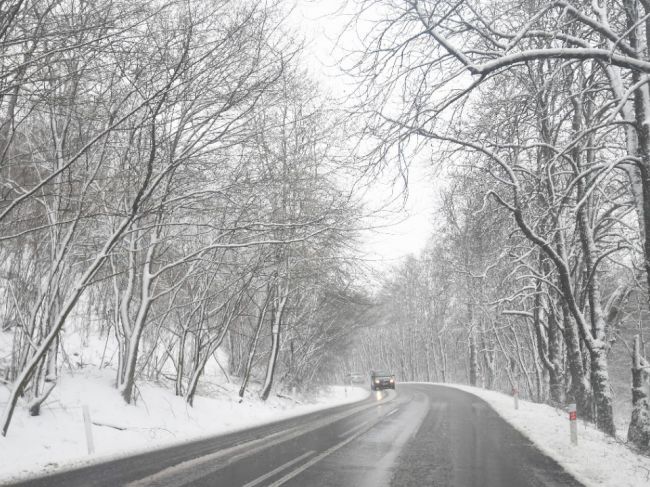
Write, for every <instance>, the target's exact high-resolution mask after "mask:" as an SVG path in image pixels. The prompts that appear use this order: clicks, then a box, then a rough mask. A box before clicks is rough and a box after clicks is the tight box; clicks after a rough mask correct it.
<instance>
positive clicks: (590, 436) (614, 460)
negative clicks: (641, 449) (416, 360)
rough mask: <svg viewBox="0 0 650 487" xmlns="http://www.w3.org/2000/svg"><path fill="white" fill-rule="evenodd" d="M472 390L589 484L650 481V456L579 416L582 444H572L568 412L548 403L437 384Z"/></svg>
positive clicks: (625, 486) (630, 485)
mask: <svg viewBox="0 0 650 487" xmlns="http://www.w3.org/2000/svg"><path fill="white" fill-rule="evenodd" d="M436 385H444V386H449V387H454V388H456V389H460V390H463V391H466V392H470V393H472V394H474V395H476V396H478V397H480V398H481V399H483V400H485V401H486V402H488V403H489V404H490V406H492V408H494V410H495V411H496V412H497V413H498V414H499V415H500V416H501V417H502V418H503V419H505V420H506V421H507V422H508V423H510V424H511V425H513V426H514V427H515V428H516V429H517V430H519V431H520V432H521V433H522V434H524V435H525V436H526V437H527V438H529V439H530V440H531V441H532V442H534V443H535V444H536V445H537V447H538V448H539V449H540V450H541V451H542V452H544V453H545V454H546V455H548V456H549V457H551V458H553V459H554V460H555V461H557V462H558V463H559V464H560V465H562V466H563V467H564V468H565V469H566V471H567V472H569V473H570V474H572V475H573V476H574V477H575V478H576V479H577V480H578V481H579V482H581V483H583V484H584V485H585V486H586V487H591V486H594V487H595V486H598V487H603V486H607V487H610V486H611V487H614V486H616V487H640V486H642V485H650V458H648V457H645V456H643V455H639V454H637V453H635V452H634V451H632V450H631V449H630V448H628V447H627V446H626V445H625V444H624V442H623V440H622V439H620V438H619V439H615V438H611V437H609V436H607V435H605V434H603V433H601V432H600V431H598V430H597V429H596V428H594V427H593V426H592V425H590V424H588V423H585V422H583V421H580V420H578V424H579V426H578V445H577V446H573V445H571V442H570V438H569V419H568V413H567V412H565V411H563V410H561V409H556V408H553V407H551V406H548V405H546V404H535V403H532V402H528V401H522V400H519V409H518V410H515V409H514V401H513V399H512V397H511V396H508V395H505V394H501V393H500V392H495V391H486V390H484V389H479V388H476V387H470V386H463V385H450V384H436Z"/></svg>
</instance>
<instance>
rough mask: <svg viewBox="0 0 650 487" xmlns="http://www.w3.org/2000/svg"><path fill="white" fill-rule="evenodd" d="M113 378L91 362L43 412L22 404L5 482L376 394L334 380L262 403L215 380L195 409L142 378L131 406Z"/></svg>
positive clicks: (6, 453) (4, 455) (2, 395)
mask: <svg viewBox="0 0 650 487" xmlns="http://www.w3.org/2000/svg"><path fill="white" fill-rule="evenodd" d="M114 378H115V372H114V371H113V370H111V369H101V370H98V369H96V368H94V367H86V368H84V369H83V371H81V372H76V373H75V375H74V376H71V375H64V376H62V377H61V378H60V380H59V384H58V385H57V387H56V388H55V389H54V391H53V392H52V394H51V396H50V398H49V399H48V401H47V402H46V403H45V404H44V406H43V408H42V414H41V416H38V417H30V416H28V414H27V412H26V411H25V408H24V407H19V408H18V409H17V410H16V414H15V416H14V420H13V422H12V424H11V427H10V429H9V432H8V435H7V437H6V438H2V437H0V458H1V459H2V461H0V484H1V483H2V482H3V480H4V481H7V480H9V479H16V478H20V477H24V476H28V475H30V474H34V473H44V472H46V471H51V470H58V469H60V468H63V467H66V468H67V467H70V466H74V465H78V464H84V463H88V462H89V461H98V460H106V459H108V458H113V457H115V456H123V455H126V454H132V453H135V452H138V451H143V450H149V449H152V448H158V447H161V446H164V445H168V444H172V443H177V442H182V441H187V440H190V439H197V438H200V437H204V436H210V435H215V434H222V433H229V432H232V431H235V430H238V429H242V428H246V427H250V426H255V425H259V424H263V423H268V422H271V421H277V420H280V419H283V418H287V417H290V416H297V415H300V414H305V413H309V412H312V411H316V410H319V409H324V408H328V407H332V406H336V405H339V404H345V403H351V402H355V401H359V400H362V399H364V398H365V397H367V396H368V394H369V392H368V391H367V390H364V389H361V388H358V387H347V388H344V387H343V386H332V387H329V388H328V389H326V390H322V391H320V392H319V393H317V394H313V395H311V396H309V397H307V398H304V397H303V398H290V397H284V396H283V397H278V396H276V395H273V396H272V397H270V398H269V400H268V401H266V402H262V401H260V400H259V399H257V397H256V396H255V395H254V394H251V395H247V397H246V398H245V400H244V402H242V403H239V402H238V400H239V397H238V396H237V391H238V386H237V385H236V384H219V385H217V384H213V387H211V389H212V390H215V391H216V390H218V391H219V393H218V395H217V397H214V398H213V397H210V398H208V397H201V396H197V397H196V398H195V400H194V407H189V406H188V405H187V404H186V403H185V401H184V400H183V399H182V398H180V397H177V396H174V394H173V393H172V392H171V391H169V390H168V389H164V388H162V387H160V386H157V385H155V384H151V383H139V384H138V388H139V393H140V398H139V400H138V403H137V405H135V406H133V405H131V406H128V405H126V404H124V402H123V401H122V399H121V398H120V396H119V395H118V393H117V391H116V390H115V388H113V387H112V383H113V381H114ZM207 385H209V384H207ZM207 388H208V387H206V389H207ZM7 397H8V391H7V389H6V388H3V387H0V409H2V408H3V407H4V404H5V403H6V401H7ZM83 405H87V406H88V407H89V410H90V415H91V419H92V421H93V423H95V425H94V426H93V436H94V443H95V454H94V455H93V456H92V457H91V456H89V455H88V454H87V450H86V439H85V434H84V425H83V416H82V406H83ZM118 428H119V429H118Z"/></svg>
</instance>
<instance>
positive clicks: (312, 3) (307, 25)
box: [290, 0, 437, 267]
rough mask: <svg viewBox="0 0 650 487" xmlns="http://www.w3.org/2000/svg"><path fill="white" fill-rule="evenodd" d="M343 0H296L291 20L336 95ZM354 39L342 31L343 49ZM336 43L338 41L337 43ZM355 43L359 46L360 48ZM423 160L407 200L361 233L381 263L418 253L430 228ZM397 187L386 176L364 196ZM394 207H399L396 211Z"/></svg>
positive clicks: (412, 175)
mask: <svg viewBox="0 0 650 487" xmlns="http://www.w3.org/2000/svg"><path fill="white" fill-rule="evenodd" d="M344 2H345V0H295V8H294V10H293V11H292V13H291V16H290V20H291V22H293V23H295V24H296V27H297V28H298V29H299V30H300V31H301V32H302V35H303V36H304V39H305V49H306V56H305V58H306V60H307V61H308V63H309V64H310V66H309V70H310V71H311V72H312V74H313V76H314V77H315V78H316V79H318V80H319V82H320V83H321V84H322V85H323V86H324V87H325V88H326V89H328V90H331V91H332V92H334V93H336V94H337V95H338V96H340V95H343V94H344V93H348V92H349V91H350V90H351V88H349V87H346V86H349V85H351V84H352V83H353V80H352V79H351V78H350V77H346V76H345V75H344V74H343V73H342V72H341V70H340V69H339V67H338V66H339V64H338V60H339V59H340V56H341V55H342V53H343V51H342V50H341V49H340V47H337V39H338V37H339V34H340V33H341V31H342V30H343V28H344V26H345V25H346V23H347V22H348V21H349V20H350V18H349V16H348V15H346V13H345V12H343V11H342V10H343V9H341V8H340V7H341V5H342V3H344ZM355 42H358V41H356V40H355V38H354V36H346V38H345V40H344V42H343V43H340V44H344V45H345V48H346V49H354V47H355V46H351V45H350V44H353V43H355ZM340 44H339V45H340ZM360 47H361V46H360V44H359V48H360ZM429 172H430V171H429V168H428V167H427V164H426V163H425V162H419V163H418V162H415V163H412V164H411V168H410V172H409V184H408V200H407V201H406V204H405V205H404V208H401V207H402V203H403V202H402V199H401V198H397V199H398V201H399V202H396V203H395V204H394V205H393V208H394V212H393V216H392V217H388V216H387V217H386V218H384V219H382V221H380V222H377V223H378V224H379V225H380V226H381V228H379V229H377V230H374V231H372V232H369V233H368V235H367V238H366V239H365V245H364V249H363V250H364V252H365V253H366V254H367V255H366V258H367V259H368V260H371V261H378V264H379V265H380V267H383V265H389V264H391V263H394V262H397V261H399V260H400V259H401V258H402V257H404V256H406V255H409V254H418V253H419V252H420V250H422V249H423V247H424V245H425V244H426V241H427V239H428V238H429V237H430V235H431V233H432V231H433V225H432V220H433V211H434V207H435V205H434V200H435V197H436V193H437V190H436V189H435V184H434V182H433V178H431V177H430V175H429ZM398 191H399V188H392V187H391V184H390V183H389V182H388V181H386V182H384V183H381V182H379V183H378V184H377V186H376V188H374V189H373V190H372V191H370V193H369V196H368V202H369V203H370V205H372V206H377V205H379V202H380V201H381V200H386V199H388V198H391V196H393V197H394V196H395V194H396V192H398ZM398 210H399V211H398Z"/></svg>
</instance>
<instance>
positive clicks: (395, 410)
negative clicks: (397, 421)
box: [386, 408, 399, 416]
mask: <svg viewBox="0 0 650 487" xmlns="http://www.w3.org/2000/svg"><path fill="white" fill-rule="evenodd" d="M397 411H399V408H395V409H393V410H392V411H391V412H390V413H388V414H387V415H386V416H390V415H392V414H395V413H396V412H397Z"/></svg>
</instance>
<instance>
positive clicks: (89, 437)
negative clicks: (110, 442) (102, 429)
mask: <svg viewBox="0 0 650 487" xmlns="http://www.w3.org/2000/svg"><path fill="white" fill-rule="evenodd" d="M82 409H83V415H84V427H85V429H86V446H87V447H88V455H92V454H93V453H95V443H94V441H93V429H92V428H93V424H92V422H91V421H90V410H89V409H88V406H87V405H85V404H84V405H83V407H82Z"/></svg>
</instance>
